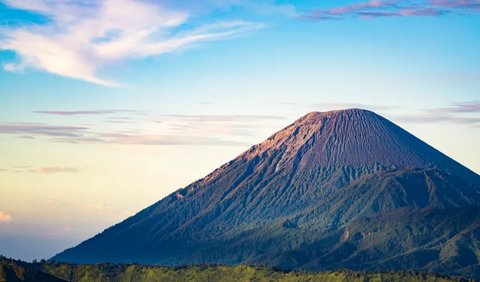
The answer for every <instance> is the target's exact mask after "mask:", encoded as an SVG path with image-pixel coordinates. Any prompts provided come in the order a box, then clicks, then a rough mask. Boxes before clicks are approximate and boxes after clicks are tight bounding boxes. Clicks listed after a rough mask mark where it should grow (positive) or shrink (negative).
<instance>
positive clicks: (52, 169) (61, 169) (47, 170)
mask: <svg viewBox="0 0 480 282" xmlns="http://www.w3.org/2000/svg"><path fill="white" fill-rule="evenodd" d="M29 171H30V172H33V173H41V174H52V173H65V172H67V173H77V172H80V169H79V168H77V167H72V166H46V167H37V168H33V169H30V170H29Z"/></svg>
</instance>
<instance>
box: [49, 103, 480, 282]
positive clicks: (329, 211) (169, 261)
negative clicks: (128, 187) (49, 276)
mask: <svg viewBox="0 0 480 282" xmlns="http://www.w3.org/2000/svg"><path fill="white" fill-rule="evenodd" d="M52 259H53V260H55V261H65V262H74V263H98V262H138V263H148V264H163V265H185V264H211V263H215V264H217V263H222V264H240V263H246V264H262V265H269V266H274V267H277V268H281V269H301V270H308V271H319V270H334V269H345V268H347V269H352V270H366V271H386V270H416V271H431V272H436V273H440V274H458V275H463V276H465V277H471V278H477V279H478V278H480V264H479V262H480V176H479V175H478V174H476V173H474V172H473V171H471V170H469V169H467V168H466V167H464V166H462V165H461V164H459V163H457V162H456V161H454V160H452V159H451V158H449V157H447V156H446V155H444V154H442V153H441V152H439V151H437V150H436V149H434V148H432V147H431V146H429V145H428V144H426V143H425V142H423V141H421V140H420V139H418V138H416V137H415V136H413V135H412V134H410V133H408V132H407V131H405V130H403V129H402V128H400V127H399V126H397V125H395V124H394V123H392V122H390V121H388V120H387V119H385V118H383V117H381V116H379V115H377V114H375V113H373V112H371V111H367V110H361V109H348V110H341V111H330V112H312V113H309V114H307V115H305V116H303V117H301V118H300V119H298V120H297V121H295V122H294V123H293V124H291V125H289V126H287V127H286V128H284V129H282V130H280V131H278V132H277V133H275V134H274V135H272V136H271V137H269V138H268V139H267V140H265V141H264V142H262V143H260V144H258V145H255V146H253V147H251V148H250V149H249V150H247V151H246V152H244V153H243V154H241V155H240V156H238V157H237V158H235V159H234V160H232V161H230V162H228V163H226V164H224V165H222V166H221V167H219V168H218V169H216V170H215V171H213V172H212V173H210V174H209V175H207V176H206V177H205V178H203V179H200V180H198V181H196V182H194V183H192V184H190V185H189V186H187V187H185V188H183V189H179V190H177V191H175V192H174V193H172V194H170V195H169V196H167V197H165V198H164V199H162V200H160V201H158V202H157V203H155V204H153V205H151V206H150V207H147V208H146V209H144V210H142V211H140V212H139V213H137V214H136V215H134V216H132V217H130V218H128V219H126V220H124V221H123V222H121V223H118V224H116V225H114V226H112V227H110V228H108V229H106V230H105V231H103V232H102V233H100V234H98V235H96V236H94V237H93V238H91V239H89V240H86V241H84V242H83V243H81V244H79V245H78V246H76V247H74V248H71V249H67V250H65V251H63V252H61V253H59V254H58V255H56V256H55V257H53V258H52Z"/></svg>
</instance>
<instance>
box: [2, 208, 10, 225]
mask: <svg viewBox="0 0 480 282" xmlns="http://www.w3.org/2000/svg"><path fill="white" fill-rule="evenodd" d="M11 221H12V216H11V215H10V214H9V213H6V212H3V211H0V223H9V222H11Z"/></svg>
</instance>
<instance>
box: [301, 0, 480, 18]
mask: <svg viewBox="0 0 480 282" xmlns="http://www.w3.org/2000/svg"><path fill="white" fill-rule="evenodd" d="M478 11H480V0H460V1H451V0H419V1H398V0H389V1H381V0H372V1H369V2H360V3H355V4H351V5H346V6H342V7H335V8H331V9H323V10H313V11H308V12H306V13H304V14H303V15H302V18H305V19H309V20H332V19H346V18H363V19H374V18H385V17H436V16H444V15H447V14H468V13H474V12H478Z"/></svg>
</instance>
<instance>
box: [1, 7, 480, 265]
mask: <svg viewBox="0 0 480 282" xmlns="http://www.w3.org/2000/svg"><path fill="white" fill-rule="evenodd" d="M178 2H182V3H178ZM479 27H480V0H456V1H453V0H452V1H450V0H404V1H396V0H384V1H382V0H372V1H350V0H337V1H307V0H304V1H267V0H265V1H249V0H245V1H241V0H225V1H218V0H204V1H171V0H160V1H153V0H151V1H150V0H115V1H113V0H104V1H94V0H78V1H68V0H0V156H1V157H0V254H3V255H5V256H8V257H14V258H18V259H24V260H32V259H42V258H50V257H51V256H53V255H54V254H56V253H58V252H60V251H62V250H63V249H65V248H67V247H72V246H74V245H76V244H78V243H80V242H81V241H83V240H85V239H87V238H89V237H90V236H93V235H95V234H97V233H99V232H101V231H102V230H104V229H105V228H107V227H109V226H111V225H112V224H115V223H117V222H119V221H121V220H123V219H125V218H127V217H128V216H131V215H133V214H134V213H136V212H138V211H140V210H141V209H143V208H145V207H147V206H148V205H150V204H153V203H155V202H156V201H158V200H160V199H161V198H163V197H164V196H166V195H168V194H170V193H172V192H173V191H175V190H177V189H178V188H182V187H184V186H186V185H188V184H189V183H191V182H192V181H194V180H197V179H199V178H201V177H203V176H205V175H206V174H208V173H209V172H211V171H212V170H214V169H215V168H217V167H219V166H220V165H222V164H223V163H225V162H227V161H229V160H231V159H233V158H234V157H236V156H237V155H239V154H240V153H242V152H243V151H245V150H246V149H247V148H249V147H250V146H251V145H253V144H256V143H259V142H261V141H262V140H264V139H265V138H267V137H268V136H270V135H271V134H273V133H274V132H275V131H277V130H280V129H281V128H283V127H285V126H286V125H288V124H289V123H291V122H293V121H294V120H295V119H297V118H299V117H301V116H302V115H304V114H306V113H308V112H310V111H328V110H335V109H343V108H365V109H370V110H373V111H375V112H376V113H378V114H380V115H382V116H384V117H386V118H388V119H390V120H391V121H393V122H395V123H396V124H398V125H400V126H401V127H403V128H404V129H406V130H408V131H409V132H411V133H413V134H414V135H416V136H417V137H419V138H420V139H422V140H424V141H425V142H427V143H428V144H430V145H432V146H433V147H435V148H437V149H438V150H440V151H441V152H443V153H445V154H447V155H448V156H450V157H452V158H453V159H455V160H457V161H458V162H460V163H462V164H463V165H465V166H466V167H468V168H470V169H471V170H473V171H475V172H476V173H480V150H479V149H478V144H480V29H479Z"/></svg>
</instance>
